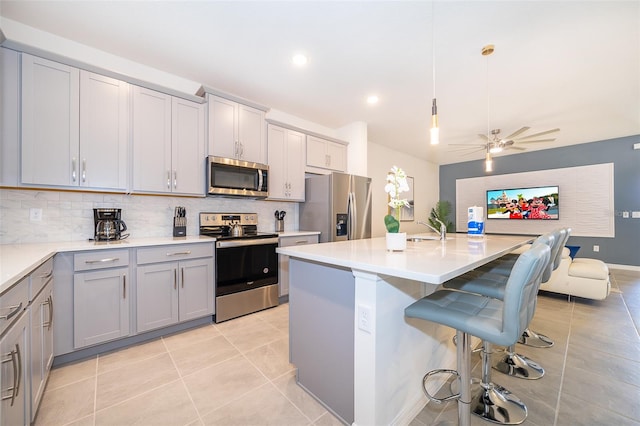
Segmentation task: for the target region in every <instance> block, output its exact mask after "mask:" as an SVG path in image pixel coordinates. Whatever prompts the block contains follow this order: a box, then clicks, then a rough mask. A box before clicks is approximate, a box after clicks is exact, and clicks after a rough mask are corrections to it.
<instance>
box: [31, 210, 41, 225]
mask: <svg viewBox="0 0 640 426" xmlns="http://www.w3.org/2000/svg"><path fill="white" fill-rule="evenodd" d="M29 220H30V221H31V222H40V221H42V209H35V208H33V209H29Z"/></svg>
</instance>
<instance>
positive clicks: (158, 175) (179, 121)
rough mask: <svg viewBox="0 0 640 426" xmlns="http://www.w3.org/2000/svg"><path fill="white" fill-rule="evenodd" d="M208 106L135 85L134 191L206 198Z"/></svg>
mask: <svg viewBox="0 0 640 426" xmlns="http://www.w3.org/2000/svg"><path fill="white" fill-rule="evenodd" d="M204 130H205V117H204V105H203V104H198V103H195V102H191V101H188V100H183V99H179V98H174V97H172V96H171V95H167V94H164V93H160V92H157V91H155V90H150V89H145V88H142V87H137V86H134V88H133V160H132V169H133V191H135V192H147V193H172V194H185V195H199V196H204V188H205V181H204V170H205V168H204V167H205V166H204V160H205V134H204Z"/></svg>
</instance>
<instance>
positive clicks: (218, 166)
mask: <svg viewBox="0 0 640 426" xmlns="http://www.w3.org/2000/svg"><path fill="white" fill-rule="evenodd" d="M268 175H269V166H267V165H266V164H260V163H252V162H249V161H242V160H235V159H233V158H223V157H214V156H213V155H210V156H209V159H208V162H207V182H208V186H209V190H208V194H209V195H226V196H235V197H251V198H266V197H267V196H268V195H269V191H268Z"/></svg>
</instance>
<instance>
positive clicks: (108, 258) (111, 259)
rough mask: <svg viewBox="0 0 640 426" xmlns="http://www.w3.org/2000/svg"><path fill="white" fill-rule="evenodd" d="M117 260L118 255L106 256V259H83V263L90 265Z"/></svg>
mask: <svg viewBox="0 0 640 426" xmlns="http://www.w3.org/2000/svg"><path fill="white" fill-rule="evenodd" d="M118 260H120V258H119V257H107V258H106V259H100V260H85V261H84V263H87V264H89V265H91V264H92V263H106V262H117V261H118Z"/></svg>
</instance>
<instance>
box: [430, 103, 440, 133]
mask: <svg viewBox="0 0 640 426" xmlns="http://www.w3.org/2000/svg"><path fill="white" fill-rule="evenodd" d="M430 133H431V145H438V144H439V143H440V128H439V127H438V106H437V105H436V99H435V98H433V104H432V106H431V130H430Z"/></svg>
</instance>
